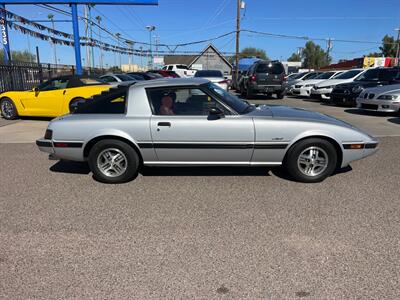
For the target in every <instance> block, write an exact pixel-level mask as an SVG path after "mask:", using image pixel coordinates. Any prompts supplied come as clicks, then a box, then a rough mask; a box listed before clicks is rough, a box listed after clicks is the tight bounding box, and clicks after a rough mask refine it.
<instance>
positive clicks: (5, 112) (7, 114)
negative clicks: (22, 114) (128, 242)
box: [0, 98, 18, 120]
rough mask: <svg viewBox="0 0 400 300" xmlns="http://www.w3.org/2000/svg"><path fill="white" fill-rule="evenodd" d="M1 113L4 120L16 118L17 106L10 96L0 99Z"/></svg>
mask: <svg viewBox="0 0 400 300" xmlns="http://www.w3.org/2000/svg"><path fill="white" fill-rule="evenodd" d="M0 110H1V115H2V116H3V118H4V119H6V120H14V119H16V118H18V112H17V108H16V107H15V104H14V102H13V101H12V100H11V99H10V98H3V99H1V101H0Z"/></svg>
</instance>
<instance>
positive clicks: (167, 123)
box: [157, 122, 171, 127]
mask: <svg viewBox="0 0 400 300" xmlns="http://www.w3.org/2000/svg"><path fill="white" fill-rule="evenodd" d="M157 126H167V127H171V123H170V122H158V123H157Z"/></svg>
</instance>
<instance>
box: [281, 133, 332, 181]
mask: <svg viewBox="0 0 400 300" xmlns="http://www.w3.org/2000/svg"><path fill="white" fill-rule="evenodd" d="M337 159H338V155H337V152H336V149H335V147H334V146H333V145H332V143H330V142H329V141H327V140H324V139H318V138H310V139H306V140H302V141H300V142H298V143H296V144H295V145H293V146H292V147H291V148H290V149H289V151H288V153H287V156H286V159H285V163H284V165H285V167H286V170H287V171H288V172H289V174H290V175H291V177H292V178H293V179H294V180H296V181H299V182H306V183H313V182H320V181H323V180H324V179H325V178H327V177H328V176H330V175H331V174H332V173H333V172H334V171H335V169H336V164H337Z"/></svg>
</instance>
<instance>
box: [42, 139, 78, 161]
mask: <svg viewBox="0 0 400 300" xmlns="http://www.w3.org/2000/svg"><path fill="white" fill-rule="evenodd" d="M36 145H37V146H38V148H39V150H40V151H42V152H44V153H48V154H50V155H49V156H50V158H51V159H65V160H73V161H84V160H85V158H84V156H83V142H79V141H53V140H47V139H38V140H37V141H36Z"/></svg>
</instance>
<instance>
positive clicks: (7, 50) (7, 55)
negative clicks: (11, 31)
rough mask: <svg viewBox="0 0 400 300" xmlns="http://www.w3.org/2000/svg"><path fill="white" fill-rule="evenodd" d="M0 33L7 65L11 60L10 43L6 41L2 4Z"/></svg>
mask: <svg viewBox="0 0 400 300" xmlns="http://www.w3.org/2000/svg"><path fill="white" fill-rule="evenodd" d="M0 31H1V33H0V34H1V43H2V44H3V49H4V62H5V63H6V64H7V63H8V62H9V61H10V59H11V53H10V42H9V40H8V29H7V14H6V10H5V5H4V4H0Z"/></svg>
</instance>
